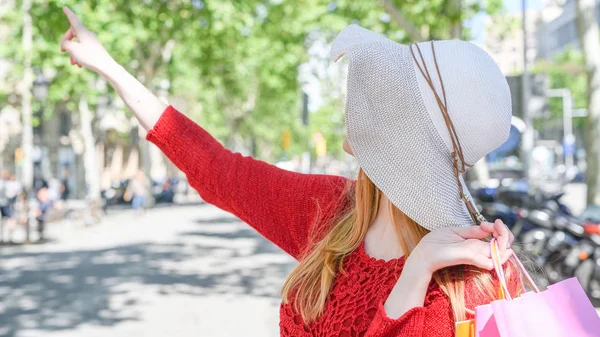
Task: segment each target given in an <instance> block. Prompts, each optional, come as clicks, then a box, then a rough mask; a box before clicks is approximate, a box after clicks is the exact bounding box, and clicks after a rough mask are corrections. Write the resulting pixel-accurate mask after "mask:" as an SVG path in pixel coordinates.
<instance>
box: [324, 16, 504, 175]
mask: <svg viewBox="0 0 600 337" xmlns="http://www.w3.org/2000/svg"><path fill="white" fill-rule="evenodd" d="M434 44H435V53H436V58H437V63H438V66H439V71H440V75H441V79H442V81H443V83H444V88H445V91H446V98H447V108H448V114H449V115H450V118H451V120H452V122H453V124H454V127H455V129H456V132H457V135H458V139H459V141H460V144H461V146H462V149H463V154H464V158H465V161H466V164H469V165H473V164H475V163H476V162H477V161H479V160H480V159H481V158H483V157H484V156H485V155H486V154H488V153H489V152H490V151H492V150H494V149H496V148H498V147H499V146H500V145H502V144H503V143H504V141H506V139H507V138H508V135H509V133H510V126H511V117H512V105H511V96H510V89H509V87H508V82H507V81H506V78H505V77H504V75H503V74H502V72H501V70H500V68H499V67H498V65H497V64H496V63H495V62H494V60H493V59H492V58H491V57H490V55H489V54H488V53H487V52H485V51H484V50H483V49H481V48H479V47H478V46H476V45H474V44H472V43H470V42H466V41H461V40H443V41H434ZM418 45H419V47H420V50H421V53H422V55H423V59H424V60H425V66H426V67H427V69H428V70H429V75H430V77H431V80H432V82H433V84H434V86H435V88H436V92H437V94H438V95H439V97H440V98H441V99H442V100H443V95H442V87H441V84H440V78H439V77H438V73H437V70H436V67H435V63H434V59H433V52H432V48H431V42H421V43H419V44H418ZM408 48H410V47H409V46H406V45H401V44H398V43H396V42H394V41H392V40H390V39H388V38H386V37H384V36H383V35H380V34H377V33H374V32H372V31H370V30H367V29H365V28H362V27H360V26H357V25H350V26H349V27H348V28H346V29H345V30H344V31H342V32H341V33H340V34H339V35H338V37H337V38H336V41H335V42H334V45H333V47H332V51H331V53H332V56H333V57H334V58H335V59H339V58H340V57H341V56H343V55H344V54H347V55H348V57H349V62H350V63H351V67H352V69H353V71H354V74H349V76H354V77H364V78H365V81H364V86H365V88H366V87H369V90H365V91H364V93H365V94H366V96H367V97H366V98H369V99H374V100H375V99H376V100H381V99H382V96H385V93H384V91H385V90H388V89H389V92H390V93H391V92H394V91H395V94H398V96H397V97H390V99H392V100H399V101H402V100H408V99H415V100H421V101H422V104H423V105H424V106H425V108H426V111H427V116H423V118H429V119H430V120H431V122H432V123H433V125H434V126H435V128H436V130H437V132H438V134H439V136H440V138H441V140H442V141H443V142H444V144H445V145H446V148H447V149H448V152H449V153H452V152H453V151H454V150H453V147H452V140H451V138H450V133H449V131H448V127H447V125H446V122H445V121H444V117H443V115H442V112H441V111H440V107H439V106H438V104H437V101H436V97H435V93H434V92H433V90H432V89H431V87H430V86H429V84H428V83H427V81H426V79H425V78H424V77H423V76H422V74H421V72H420V71H419V69H418V67H417V64H416V62H414V60H413V59H412V56H411V54H410V51H408V52H407V50H409V49H408ZM413 50H414V52H415V56H416V57H417V60H418V61H419V63H420V64H421V67H423V64H422V62H421V58H420V56H419V54H418V51H417V49H416V48H414V47H413ZM407 58H409V59H408V60H407ZM390 64H394V66H395V67H396V71H390ZM398 71H401V72H414V73H415V76H416V79H417V82H418V88H414V87H410V86H404V87H401V88H386V86H390V85H391V84H392V83H395V81H397V78H396V77H397V74H398ZM360 73H364V74H360ZM366 78H368V80H366ZM376 111H377V110H375V112H376ZM373 117H374V118H377V116H373ZM397 117H398V118H399V119H400V118H402V117H403V116H402V115H401V114H400V113H399V114H398V116H397Z"/></svg>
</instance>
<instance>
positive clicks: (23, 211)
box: [11, 189, 29, 243]
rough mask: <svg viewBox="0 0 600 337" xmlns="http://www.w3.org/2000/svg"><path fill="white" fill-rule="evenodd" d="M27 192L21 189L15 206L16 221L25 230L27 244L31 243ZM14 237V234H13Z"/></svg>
mask: <svg viewBox="0 0 600 337" xmlns="http://www.w3.org/2000/svg"><path fill="white" fill-rule="evenodd" d="M27 201H28V198H27V192H26V191H25V190H24V189H21V191H20V192H19V194H18V195H17V199H16V201H15V204H14V211H15V214H14V219H15V225H16V226H23V228H24V229H25V242H27V243H28V242H29V207H28V206H29V204H28V203H27ZM11 235H12V234H11Z"/></svg>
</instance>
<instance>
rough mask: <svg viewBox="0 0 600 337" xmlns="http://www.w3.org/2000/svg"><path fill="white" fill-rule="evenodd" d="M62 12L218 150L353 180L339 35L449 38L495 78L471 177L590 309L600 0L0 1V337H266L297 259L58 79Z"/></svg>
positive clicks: (65, 71) (66, 79)
mask: <svg viewBox="0 0 600 337" xmlns="http://www.w3.org/2000/svg"><path fill="white" fill-rule="evenodd" d="M65 5H67V6H70V7H71V8H72V9H73V10H74V11H75V13H77V14H78V15H80V17H81V18H82V21H83V22H84V24H85V25H86V26H88V28H89V29H91V30H92V31H94V32H96V33H97V35H98V37H99V39H100V40H101V41H102V43H103V44H104V45H105V47H106V48H107V50H108V51H109V52H110V53H111V54H112V55H113V57H114V58H115V59H116V60H117V61H118V62H120V63H121V64H122V65H123V66H124V67H126V68H127V69H128V70H129V71H130V72H132V73H133V74H135V75H136V76H137V78H138V79H139V80H140V81H141V82H142V83H144V84H145V85H146V86H148V87H149V88H150V89H151V90H153V91H154V92H155V93H156V94H157V95H158V96H159V97H160V98H161V99H162V100H164V101H165V102H168V103H170V104H173V105H174V106H175V107H177V108H178V109H180V110H181V111H183V112H184V113H186V114H187V115H188V116H189V117H190V118H192V119H194V120H195V121H197V122H198V123H200V125H201V126H203V127H204V128H205V129H207V130H208V131H209V132H211V133H212V134H213V135H214V136H215V137H216V138H217V139H219V141H221V142H222V143H223V144H225V145H226V146H227V147H229V148H230V149H232V150H234V151H238V152H241V153H243V154H245V155H251V156H254V157H256V158H259V159H261V160H265V161H268V162H270V163H273V164H276V165H277V166H279V167H280V168H282V169H286V170H293V171H297V172H304V173H324V174H335V175H345V176H350V177H352V176H354V175H355V174H356V172H357V171H356V163H355V161H354V160H353V158H352V157H350V156H348V155H345V154H344V152H343V151H342V140H343V137H344V133H345V130H344V116H343V112H344V101H345V87H344V86H345V76H346V65H345V64H344V62H340V63H337V64H336V63H333V62H332V61H331V60H330V59H329V57H328V52H329V48H330V43H331V41H332V40H333V38H334V37H335V35H336V33H337V32H339V31H340V30H342V29H343V28H344V27H345V26H347V25H348V24H350V23H357V24H360V25H362V26H363V27H366V28H368V29H371V30H374V31H377V32H380V33H383V34H385V35H387V36H388V37H390V38H391V39H394V40H396V41H398V42H400V43H413V42H418V41H424V40H431V39H464V40H468V41H472V42H473V43H475V44H477V45H479V46H481V47H482V48H484V49H485V50H487V51H488V52H489V53H490V54H491V56H492V57H493V58H494V59H495V60H496V62H497V63H498V64H499V65H500V68H501V69H502V71H503V72H504V73H505V75H506V78H507V81H508V83H509V85H510V89H511V93H512V98H513V114H514V117H513V123H512V130H511V134H510V137H509V139H508V140H507V142H506V143H505V144H504V145H502V146H501V147H500V148H498V149H497V150H495V151H493V152H492V153H490V154H489V155H488V156H487V158H485V160H482V161H481V162H479V163H477V164H476V165H475V167H474V168H473V169H471V170H470V171H469V172H468V180H469V185H470V189H471V192H472V194H473V195H474V198H475V199H476V200H475V202H476V203H477V205H478V207H479V209H480V210H481V211H482V212H483V214H484V215H485V216H486V217H488V218H489V219H494V218H501V219H502V220H503V221H504V222H505V223H507V224H508V225H509V226H510V227H511V228H512V230H513V232H514V233H515V235H516V237H517V241H518V243H519V246H520V247H521V249H522V250H525V251H526V252H528V253H530V254H531V255H532V256H534V262H535V265H536V268H537V269H538V270H539V271H540V273H539V274H540V276H539V277H538V282H540V283H542V284H543V285H546V284H549V283H552V282H556V281H559V280H562V279H564V278H567V277H572V276H576V277H578V278H579V280H580V282H581V283H582V285H583V286H584V288H585V290H586V292H587V293H588V295H589V296H590V299H591V300H592V301H593V302H594V304H595V305H596V306H597V307H600V225H598V224H600V209H598V208H597V207H596V205H598V204H600V198H599V197H600V195H599V188H600V187H599V184H598V179H599V177H600V167H599V166H600V143H599V141H598V140H597V139H598V138H599V137H600V36H599V31H598V22H599V20H600V1H596V0H577V1H574V0H562V1H561V0H431V1H427V0H411V1H399V0H362V1H350V0H339V1H331V0H330V1H327V0H304V1H290V0H237V1H223V0H204V1H203V0H181V1H176V0H142V1H114V0H89V1H76V0H3V1H0V151H1V155H0V172H1V176H0V211H1V214H2V219H1V221H0V240H1V245H0V298H1V301H0V336H2V337H5V336H6V337H9V336H10V337H14V336H19V337H21V336H101V335H102V336H104V335H106V334H110V335H111V336H116V337H117V336H127V335H130V334H132V333H135V334H138V335H141V336H164V335H167V334H175V333H176V334H178V335H179V336H192V335H193V336H234V335H235V336H242V335H244V336H278V335H279V331H278V306H279V302H280V298H279V290H280V287H281V284H282V282H283V280H284V278H285V276H286V275H287V273H288V272H289V271H290V270H291V268H293V267H294V265H295V264H294V261H293V259H292V258H290V257H289V256H287V255H285V254H284V253H282V252H280V251H279V250H278V249H277V248H276V247H274V246H273V245H272V244H270V243H269V242H267V241H266V240H264V239H262V238H261V237H260V236H259V235H257V234H256V233H254V232H253V231H252V230H251V229H249V228H248V227H247V226H245V225H244V224H243V223H242V222H240V221H239V220H238V219H236V218H234V217H233V216H231V215H229V214H227V213H225V212H223V211H221V210H219V209H216V208H214V207H212V206H210V205H208V204H205V203H204V202H203V201H202V200H201V199H200V198H199V196H198V195H197V193H196V192H195V191H194V190H193V189H191V188H190V187H189V186H188V184H187V181H186V178H185V176H184V175H183V174H182V173H181V172H179V171H178V170H177V169H176V168H175V167H174V166H173V165H172V164H170V163H169V161H168V160H167V159H166V158H165V157H164V156H163V155H162V154H161V153H160V151H159V150H158V149H157V148H156V147H154V146H153V145H151V144H149V143H148V142H146V141H145V140H144V139H145V134H144V131H143V130H142V128H141V127H140V126H139V124H138V123H137V122H136V120H135V119H134V118H133V117H132V115H131V113H130V112H129V111H128V110H127V108H126V107H125V106H124V104H123V102H122V101H121V100H120V99H119V98H118V97H117V96H116V94H115V92H114V91H113V90H112V89H111V88H110V87H109V85H108V84H107V83H106V82H105V81H104V80H102V79H101V78H99V77H98V76H96V75H95V74H93V73H92V72H91V71H86V70H82V69H78V68H77V67H72V66H71V65H70V63H69V58H68V56H66V55H65V54H62V53H60V48H59V40H60V38H61V36H62V35H63V34H64V32H65V31H66V29H67V28H68V26H67V20H66V19H65V18H64V16H63V13H62V11H61V7H62V6H65Z"/></svg>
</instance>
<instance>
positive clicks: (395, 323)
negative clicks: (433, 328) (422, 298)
mask: <svg viewBox="0 0 600 337" xmlns="http://www.w3.org/2000/svg"><path fill="white" fill-rule="evenodd" d="M426 312H427V309H426V308H425V307H415V308H412V309H410V310H409V311H407V312H405V313H404V315H402V316H400V317H399V318H397V319H394V318H390V317H389V316H388V315H387V314H386V312H385V308H384V307H383V303H380V304H379V307H378V308H377V313H376V314H375V317H374V318H373V322H372V323H371V326H370V328H369V330H368V331H367V334H366V335H365V337H395V336H406V337H410V336H413V335H414V334H415V333H421V332H422V329H423V322H424V321H425V316H426ZM415 336H417V335H415ZM418 336H420V334H419V335H418Z"/></svg>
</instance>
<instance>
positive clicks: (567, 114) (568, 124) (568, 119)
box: [548, 88, 575, 178]
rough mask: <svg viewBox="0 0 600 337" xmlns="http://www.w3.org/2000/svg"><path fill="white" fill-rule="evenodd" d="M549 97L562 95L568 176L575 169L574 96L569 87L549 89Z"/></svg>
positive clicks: (564, 148) (564, 147)
mask: <svg viewBox="0 0 600 337" xmlns="http://www.w3.org/2000/svg"><path fill="white" fill-rule="evenodd" d="M548 96H549V97H560V98H562V103H563V109H562V110H563V154H564V157H565V167H566V172H567V178H570V177H569V175H570V174H571V172H572V170H573V165H574V159H573V158H574V157H573V156H574V154H575V153H574V152H575V151H574V145H575V136H574V135H573V97H572V95H571V90H569V89H567V88H562V89H549V90H548Z"/></svg>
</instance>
